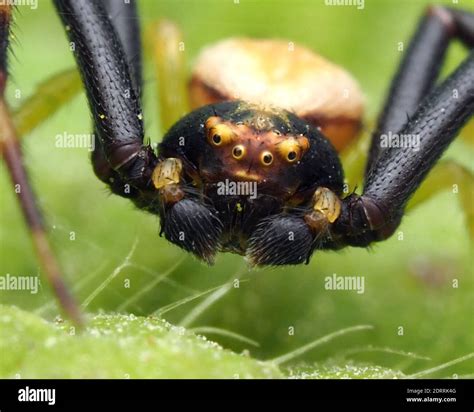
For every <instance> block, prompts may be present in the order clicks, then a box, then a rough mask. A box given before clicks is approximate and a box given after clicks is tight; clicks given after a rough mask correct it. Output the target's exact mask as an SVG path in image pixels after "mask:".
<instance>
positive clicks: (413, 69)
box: [366, 6, 474, 175]
mask: <svg viewBox="0 0 474 412" xmlns="http://www.w3.org/2000/svg"><path fill="white" fill-rule="evenodd" d="M453 39H459V40H461V41H462V43H463V44H464V45H465V46H466V47H468V48H473V47H474V14H473V13H470V12H467V11H463V10H456V9H450V8H446V7H442V6H431V7H428V9H427V11H426V14H425V16H424V17H423V18H422V19H421V21H420V23H419V26H418V30H417V31H416V33H415V35H414V36H413V39H412V40H411V42H410V45H409V47H408V50H407V52H406V54H405V56H404V58H403V60H402V62H401V64H400V66H399V68H398V70H397V73H396V75H395V77H394V79H393V80H392V84H391V86H390V91H389V93H388V96H387V98H386V101H385V104H384V108H383V110H382V113H381V115H380V117H379V119H378V123H377V127H376V128H375V131H374V133H373V135H372V143H371V147H370V151H369V157H368V161H367V165H366V168H367V170H366V175H367V174H368V173H369V171H370V169H371V168H372V167H373V166H374V165H375V163H376V161H377V159H378V158H379V157H381V156H382V154H383V152H384V151H385V150H387V148H386V147H383V145H382V144H381V143H382V139H381V136H383V135H387V134H389V133H392V134H396V133H399V132H400V131H401V130H402V129H403V127H404V126H405V125H406V123H407V122H408V121H409V119H410V118H411V117H412V116H413V115H414V113H415V111H416V110H417V108H418V105H419V104H420V102H421V101H422V99H423V98H424V96H426V95H427V94H428V92H430V91H431V90H432V89H433V87H434V85H435V82H436V80H437V78H438V74H439V71H440V69H441V67H442V64H443V61H444V57H445V54H446V51H447V49H448V46H449V44H450V42H451V41H452V40H453Z"/></svg>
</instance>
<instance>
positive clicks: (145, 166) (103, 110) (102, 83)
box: [54, 0, 157, 197]
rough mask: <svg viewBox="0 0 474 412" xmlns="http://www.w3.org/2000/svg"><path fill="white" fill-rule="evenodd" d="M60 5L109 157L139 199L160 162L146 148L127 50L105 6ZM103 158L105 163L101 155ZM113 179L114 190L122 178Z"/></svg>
mask: <svg viewBox="0 0 474 412" xmlns="http://www.w3.org/2000/svg"><path fill="white" fill-rule="evenodd" d="M54 4H55V6H56V8H57V10H58V13H59V15H60V17H61V20H62V22H63V24H64V26H65V27H66V33H67V35H68V37H69V40H70V42H71V43H72V44H73V45H74V47H75V49H74V57H75V58H76V61H77V64H78V67H79V70H80V72H81V76H82V80H83V82H84V85H85V89H86V93H87V98H88V101H89V106H90V109H91V113H92V116H93V121H94V129H95V131H96V133H97V137H98V139H99V141H100V146H101V148H102V150H103V155H104V157H105V159H106V160H107V162H108V163H109V165H110V167H111V168H112V169H113V171H115V172H116V173H118V176H119V178H120V183H122V182H124V183H125V184H126V185H130V188H129V190H130V191H131V192H132V193H131V196H129V197H133V192H134V190H135V189H136V190H141V189H147V188H149V186H150V184H151V180H150V176H151V173H152V171H153V168H154V166H155V165H156V163H157V159H156V156H155V154H154V153H153V150H152V149H151V148H150V147H149V146H146V145H144V144H143V114H142V110H141V106H140V101H139V96H138V95H137V93H136V91H135V89H134V86H133V82H132V78H131V76H130V73H129V68H128V63H127V58H126V55H125V52H124V49H123V47H122V45H121V43H120V40H119V38H118V36H117V34H116V31H115V29H114V27H113V25H112V23H111V21H110V19H109V18H108V16H107V12H106V10H105V9H104V8H103V6H102V3H101V2H98V1H90V0H55V1H54ZM98 158H99V160H100V159H102V157H101V154H100V153H99V154H98ZM105 166H107V165H106V164H105ZM105 170H107V168H106V167H105ZM107 177H108V178H109V182H108V183H109V184H110V183H111V184H112V189H114V186H113V185H114V184H116V180H115V179H114V180H113V181H112V182H110V176H107ZM102 179H103V180H105V175H104V176H102Z"/></svg>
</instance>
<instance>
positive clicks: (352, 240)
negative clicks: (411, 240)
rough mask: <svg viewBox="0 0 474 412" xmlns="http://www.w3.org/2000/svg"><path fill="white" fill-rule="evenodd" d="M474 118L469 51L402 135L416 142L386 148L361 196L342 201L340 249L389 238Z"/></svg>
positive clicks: (337, 230) (473, 64)
mask: <svg viewBox="0 0 474 412" xmlns="http://www.w3.org/2000/svg"><path fill="white" fill-rule="evenodd" d="M473 114H474V51H472V52H471V53H470V54H469V56H468V57H467V58H466V59H465V61H464V62H463V63H462V64H461V65H460V67H459V68H458V69H457V70H456V71H455V72H454V73H453V74H452V75H451V76H449V77H448V78H447V79H446V80H445V81H444V82H443V83H442V84H441V85H439V86H437V87H436V88H435V89H434V90H433V91H432V92H431V93H429V94H428V95H427V96H426V98H425V99H424V100H423V101H422V102H421V104H420V105H419V107H418V109H417V110H416V111H415V113H414V114H413V116H412V117H411V119H410V120H409V122H408V123H407V124H406V125H405V126H404V127H403V128H402V130H401V134H403V135H406V136H413V137H416V140H417V141H418V143H419V144H418V150H414V148H413V147H411V146H410V145H404V146H403V147H389V148H387V149H385V150H384V152H383V153H381V154H380V156H379V157H378V158H377V160H376V161H375V163H374V164H373V166H372V167H371V168H370V170H369V171H368V174H367V175H366V183H365V186H364V191H363V194H362V196H358V195H355V194H354V195H351V196H349V197H347V198H345V199H344V200H343V207H342V212H341V216H340V217H339V218H338V219H337V220H336V221H335V222H334V225H333V227H332V231H333V233H334V234H336V235H337V236H340V241H341V243H343V244H348V245H354V246H367V245H368V244H370V243H371V242H373V241H377V240H383V239H386V238H387V237H389V236H390V235H391V234H392V233H393V232H394V231H395V229H396V228H397V227H398V225H399V223H400V221H401V218H402V215H403V212H404V209H405V206H406V203H407V201H408V200H409V198H410V197H411V195H412V194H413V193H414V192H415V190H416V189H417V188H418V186H420V184H421V183H422V182H423V180H424V179H425V177H426V175H427V174H428V172H429V171H430V170H431V169H432V167H433V166H434V165H435V163H436V162H437V160H438V159H439V158H440V156H441V155H442V154H443V152H444V151H445V149H446V148H447V147H448V145H449V144H450V143H451V142H452V141H453V140H454V138H455V137H456V136H457V135H458V133H459V130H460V129H461V128H462V127H463V126H464V125H465V124H466V122H467V121H468V120H469V118H471V117H472V115H473Z"/></svg>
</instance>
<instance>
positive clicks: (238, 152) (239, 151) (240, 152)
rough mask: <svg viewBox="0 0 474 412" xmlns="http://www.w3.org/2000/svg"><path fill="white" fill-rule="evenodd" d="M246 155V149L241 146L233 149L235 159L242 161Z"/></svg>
mask: <svg viewBox="0 0 474 412" xmlns="http://www.w3.org/2000/svg"><path fill="white" fill-rule="evenodd" d="M244 155H245V147H244V146H242V145H241V144H239V145H237V146H235V147H234V148H233V149H232V156H233V157H234V159H237V160H240V159H242V157H244Z"/></svg>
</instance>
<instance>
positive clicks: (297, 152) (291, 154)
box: [277, 136, 309, 163]
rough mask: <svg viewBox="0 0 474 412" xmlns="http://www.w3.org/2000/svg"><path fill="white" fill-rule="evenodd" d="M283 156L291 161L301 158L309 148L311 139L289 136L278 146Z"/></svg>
mask: <svg viewBox="0 0 474 412" xmlns="http://www.w3.org/2000/svg"><path fill="white" fill-rule="evenodd" d="M277 148H278V152H279V153H280V155H281V157H282V158H283V159H284V160H286V161H287V162H289V163H294V162H296V161H298V160H300V159H301V157H302V156H303V153H304V152H305V151H306V150H307V149H308V148H309V141H308V139H307V138H306V137H304V136H300V137H298V138H294V137H289V138H287V139H286V140H284V141H282V142H281V143H279V144H278V146H277Z"/></svg>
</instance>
